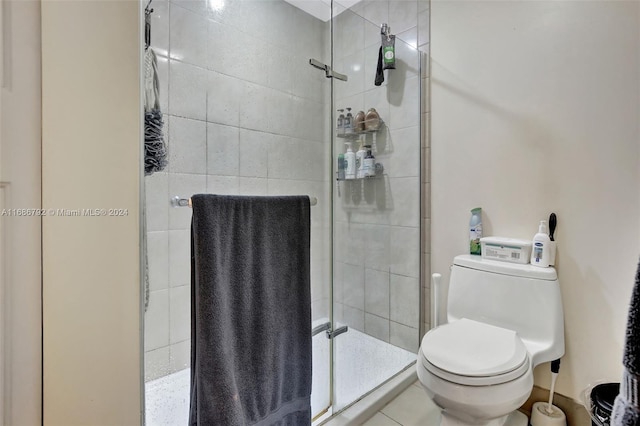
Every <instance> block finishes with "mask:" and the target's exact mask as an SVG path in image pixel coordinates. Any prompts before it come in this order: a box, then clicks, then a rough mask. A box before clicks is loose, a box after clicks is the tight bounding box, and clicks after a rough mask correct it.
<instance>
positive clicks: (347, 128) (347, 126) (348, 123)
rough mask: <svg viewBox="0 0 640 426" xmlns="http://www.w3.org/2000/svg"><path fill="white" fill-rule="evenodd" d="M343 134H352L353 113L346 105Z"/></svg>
mask: <svg viewBox="0 0 640 426" xmlns="http://www.w3.org/2000/svg"><path fill="white" fill-rule="evenodd" d="M344 134H345V135H352V134H353V114H351V107H347V115H346V116H345V117H344Z"/></svg>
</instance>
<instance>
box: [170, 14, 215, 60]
mask: <svg viewBox="0 0 640 426" xmlns="http://www.w3.org/2000/svg"><path fill="white" fill-rule="evenodd" d="M170 22H171V27H170V31H171V38H170V50H169V52H170V56H171V58H172V59H176V60H180V61H182V62H186V63H189V64H193V65H198V66H200V67H205V66H206V59H207V56H206V55H207V24H208V21H207V19H206V18H205V17H204V16H202V15H199V14H197V13H195V12H192V11H190V10H188V9H184V8H182V7H172V8H171V19H170Z"/></svg>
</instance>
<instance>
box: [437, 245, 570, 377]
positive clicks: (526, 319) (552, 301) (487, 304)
mask: <svg viewBox="0 0 640 426" xmlns="http://www.w3.org/2000/svg"><path fill="white" fill-rule="evenodd" d="M461 318H468V319H472V320H476V321H480V322H484V323H487V324H492V325H496V326H499V327H503V328H507V329H510V330H514V331H516V332H517V333H518V336H519V337H520V339H522V341H523V342H524V344H525V346H526V347H527V349H528V350H529V353H530V354H531V356H532V364H533V366H536V365H538V364H540V363H542V362H546V361H552V360H554V359H558V358H560V357H561V356H562V355H563V354H564V316H563V312H562V296H561V294H560V285H559V283H558V275H557V273H556V270H555V269H554V268H540V267H537V266H532V265H520V264H515V263H506V262H499V261H494V260H487V259H482V258H481V257H480V256H471V255H460V256H456V257H455V258H454V260H453V266H452V268H451V280H450V282H449V291H448V302H447V319H448V322H453V321H456V320H459V319H461Z"/></svg>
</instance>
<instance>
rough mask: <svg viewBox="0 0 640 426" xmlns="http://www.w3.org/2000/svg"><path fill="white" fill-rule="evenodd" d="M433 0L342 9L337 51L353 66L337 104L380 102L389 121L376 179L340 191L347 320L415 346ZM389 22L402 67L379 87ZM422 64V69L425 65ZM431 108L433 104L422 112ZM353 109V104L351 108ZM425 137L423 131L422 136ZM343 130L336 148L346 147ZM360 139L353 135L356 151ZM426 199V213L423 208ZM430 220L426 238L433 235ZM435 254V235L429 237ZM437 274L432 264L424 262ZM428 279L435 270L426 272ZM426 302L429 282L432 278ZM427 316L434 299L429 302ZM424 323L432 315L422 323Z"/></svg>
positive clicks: (340, 270)
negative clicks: (383, 42)
mask: <svg viewBox="0 0 640 426" xmlns="http://www.w3.org/2000/svg"><path fill="white" fill-rule="evenodd" d="M428 14H429V11H428V2H427V1H395V0H390V1H364V2H361V3H358V4H357V5H355V6H353V7H352V8H351V9H349V10H347V11H345V12H343V13H341V14H340V15H339V16H338V17H337V18H336V19H335V27H336V28H335V35H334V40H337V42H335V44H334V61H335V69H336V71H338V72H342V73H345V74H347V75H348V76H349V80H348V81H347V82H340V81H337V82H336V88H335V94H336V107H338V108H346V107H351V108H353V111H352V112H353V114H354V115H355V114H356V113H357V112H358V111H359V110H363V111H365V112H366V111H367V110H368V109H369V108H371V107H374V108H376V110H377V111H378V113H379V114H380V117H381V119H382V120H383V121H384V123H385V124H384V126H383V127H382V129H381V130H380V131H379V132H378V133H377V134H376V137H375V140H374V139H373V136H371V135H367V141H368V143H370V144H372V145H373V151H374V155H376V161H377V162H379V163H381V164H382V165H383V166H384V168H385V169H384V173H383V174H382V175H379V176H378V177H376V178H375V179H365V180H355V181H344V182H340V183H339V189H338V190H337V191H336V197H335V200H336V204H335V209H334V214H335V221H336V222H335V226H336V232H335V240H336V244H335V247H336V253H335V263H334V264H335V268H336V270H335V273H334V280H335V281H334V283H335V285H334V297H335V300H336V304H335V307H336V315H337V318H338V320H339V321H342V322H344V323H346V324H349V325H350V326H351V327H353V328H356V329H358V330H361V331H364V332H365V333H367V334H370V335H372V336H374V337H376V338H378V339H381V340H383V341H385V342H389V343H391V344H393V345H396V346H400V347H402V348H405V349H407V350H410V351H413V352H416V351H417V347H418V341H419V330H420V322H419V313H420V305H419V303H418V301H419V294H420V286H421V284H420V271H421V269H420V253H421V243H420V238H421V234H420V221H421V220H422V224H423V225H425V226H427V227H428V225H429V221H428V217H429V213H428V212H429V206H428V202H425V203H424V204H423V205H422V206H421V205H420V198H421V192H424V193H425V194H428V189H426V188H423V186H425V187H426V186H427V185H428V183H427V182H428V180H429V179H428V172H429V170H428V161H427V160H428V158H427V157H426V156H425V157H424V158H423V161H422V167H423V168H422V174H423V176H424V178H423V179H422V181H421V179H420V174H421V161H420V156H419V155H417V154H418V152H420V151H421V147H423V149H422V152H423V154H424V155H426V154H428V148H427V147H428V132H427V131H425V132H423V133H422V134H421V132H420V124H421V119H423V120H424V123H423V124H426V123H427V122H428V115H426V112H427V106H428V102H426V101H424V100H423V101H422V104H421V96H420V94H421V90H422V93H425V94H426V93H427V92H426V90H427V87H428V84H427V83H428V80H427V79H426V77H427V76H428V73H427V70H428V61H426V59H425V58H424V57H426V56H427V55H426V54H422V53H421V51H428V28H429V27H428ZM382 23H387V24H388V25H389V26H390V27H391V32H392V33H393V34H396V35H397V39H396V58H397V59H396V69H394V70H388V71H384V74H385V82H384V83H383V84H382V85H381V86H379V87H376V86H375V85H374V84H373V83H374V77H375V72H376V65H377V58H378V49H379V46H380V25H381V24H382ZM418 47H420V49H418ZM421 69H422V72H421ZM422 111H424V112H422ZM345 113H346V112H345ZM421 138H422V139H423V140H422V142H421ZM343 142H345V140H344V139H340V138H338V139H337V140H336V146H335V149H336V152H344V151H345V147H344V145H343ZM357 146H358V143H357V142H354V143H353V150H354V152H355V151H356V150H357ZM421 208H422V217H421ZM428 234H429V233H428V228H427V230H425V231H424V234H423V238H424V240H423V241H427V240H426V239H427V238H428ZM422 252H423V253H424V257H425V263H428V257H429V255H428V253H429V248H428V244H423V245H422ZM423 274H424V275H423V276H424V277H428V268H427V267H425V268H424V270H423ZM425 281H426V280H425ZM423 287H424V292H423V294H424V299H425V300H424V302H423V303H424V306H425V307H428V306H429V287H428V285H424V284H423ZM425 314H426V316H425V321H427V322H428V308H426V309H425ZM422 326H423V327H424V330H426V329H428V323H423V324H422Z"/></svg>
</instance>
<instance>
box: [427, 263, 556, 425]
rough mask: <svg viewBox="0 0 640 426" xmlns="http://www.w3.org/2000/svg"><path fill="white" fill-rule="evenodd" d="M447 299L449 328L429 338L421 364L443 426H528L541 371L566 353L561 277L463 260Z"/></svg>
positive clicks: (539, 270) (436, 330)
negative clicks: (525, 407)
mask: <svg viewBox="0 0 640 426" xmlns="http://www.w3.org/2000/svg"><path fill="white" fill-rule="evenodd" d="M447 295H448V298H447V299H448V300H447V312H446V319H447V322H446V323H445V324H442V325H438V326H437V327H435V328H433V329H432V330H430V331H429V332H428V333H427V334H425V336H424V337H423V339H422V342H421V344H420V350H419V351H418V360H417V363H416V368H417V372H418V379H419V381H420V383H421V384H422V386H423V387H424V389H425V390H426V393H427V394H428V396H429V397H430V398H431V399H432V400H433V402H434V403H435V404H436V405H438V406H439V407H440V408H442V420H441V425H443V426H449V425H461V426H462V425H483V426H484V425H486V426H526V425H527V424H528V419H527V417H526V416H525V415H524V414H522V413H520V412H518V411H516V410H517V409H518V408H519V407H520V406H521V405H522V404H523V403H524V402H525V401H526V400H527V398H528V397H529V395H530V393H531V390H532V388H533V369H534V367H535V366H537V365H538V364H540V363H543V362H547V361H553V360H555V359H558V358H560V357H561V356H562V355H563V354H564V317H563V312H562V298H561V295H560V286H559V283H558V275H557V273H556V270H555V269H554V268H540V267H536V266H532V265H529V264H527V265H522V264H515V263H507V262H499V261H494V260H487V259H482V258H481V257H480V256H473V255H461V256H456V257H455V258H454V261H453V266H452V267H451V277H450V281H449V289H448V292H447Z"/></svg>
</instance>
